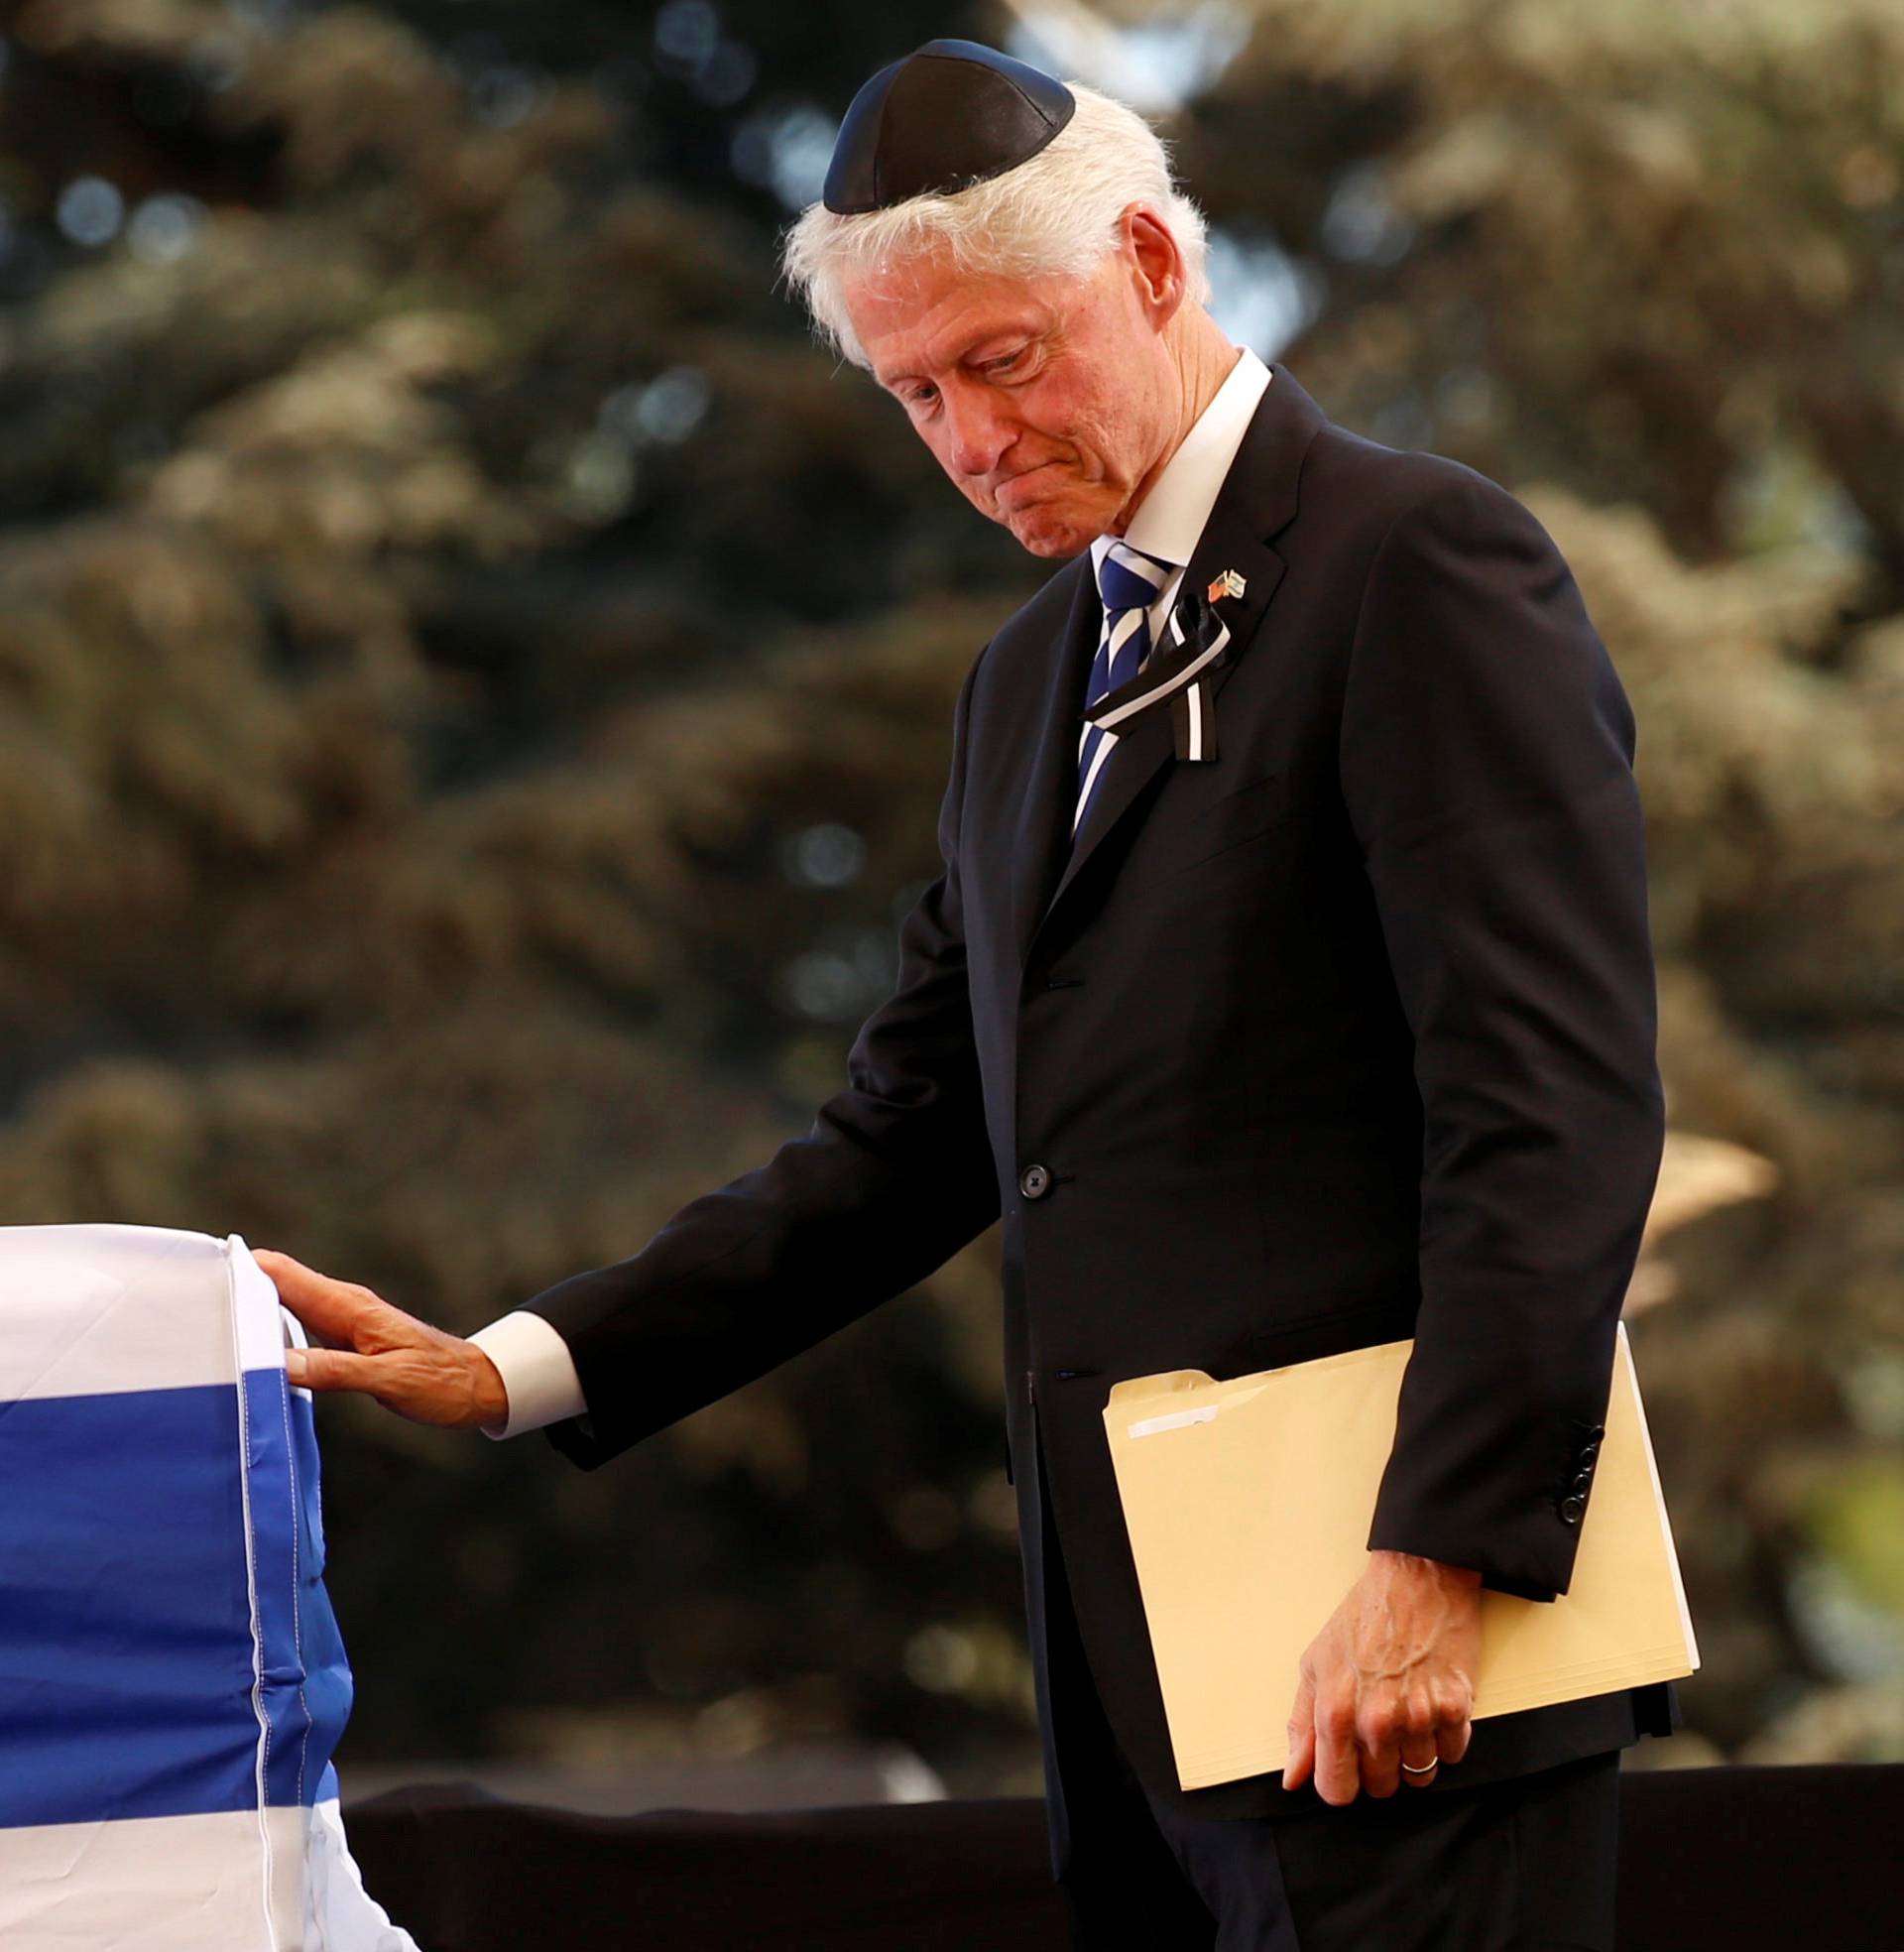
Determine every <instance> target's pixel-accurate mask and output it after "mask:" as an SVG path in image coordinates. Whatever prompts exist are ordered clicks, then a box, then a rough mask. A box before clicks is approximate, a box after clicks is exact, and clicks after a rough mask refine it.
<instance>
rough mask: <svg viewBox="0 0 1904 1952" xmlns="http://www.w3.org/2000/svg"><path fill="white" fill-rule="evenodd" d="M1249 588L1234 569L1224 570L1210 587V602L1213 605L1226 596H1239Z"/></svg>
mask: <svg viewBox="0 0 1904 1952" xmlns="http://www.w3.org/2000/svg"><path fill="white" fill-rule="evenodd" d="M1248 588H1249V584H1248V583H1247V582H1246V581H1245V580H1244V579H1243V577H1241V576H1239V575H1238V574H1237V572H1236V571H1235V570H1234V569H1226V570H1225V571H1224V572H1223V574H1222V575H1221V576H1219V577H1218V578H1217V580H1216V581H1215V582H1214V583H1212V584H1211V585H1210V601H1211V602H1212V603H1215V602H1217V601H1218V600H1219V599H1221V598H1223V597H1226V596H1241V595H1242V594H1243V593H1244V591H1245V590H1246V589H1248Z"/></svg>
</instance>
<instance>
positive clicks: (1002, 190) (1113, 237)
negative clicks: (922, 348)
mask: <svg viewBox="0 0 1904 1952" xmlns="http://www.w3.org/2000/svg"><path fill="white" fill-rule="evenodd" d="M1067 85H1068V86H1069V88H1070V90H1071V93H1072V94H1073V95H1074V96H1075V97H1076V99H1077V104H1078V105H1077V109H1076V111H1075V112H1074V113H1073V115H1072V117H1071V120H1070V121H1069V122H1067V123H1066V124H1065V125H1064V127H1063V128H1062V129H1060V130H1059V131H1058V133H1057V134H1056V135H1055V136H1053V137H1052V138H1051V140H1050V141H1049V142H1048V143H1046V144H1045V146H1044V147H1043V148H1042V149H1041V150H1039V151H1038V153H1037V154H1036V155H1035V156H1033V157H1031V158H1030V159H1029V160H1028V161H1026V162H1023V163H1020V164H1018V165H1016V166H1015V167H1014V168H1012V169H1010V170H1008V171H1006V172H1005V174H1004V175H1003V176H998V177H990V178H987V179H985V180H984V181H982V182H979V183H972V184H970V185H969V186H967V187H966V188H964V189H961V190H957V191H955V192H953V193H951V194H945V193H941V192H937V191H929V192H927V193H926V194H925V195H923V196H909V197H907V198H906V199H905V200H904V201H903V202H902V203H894V204H892V206H891V207H890V208H888V209H884V210H867V211H864V212H862V213H861V214H859V215H857V216H840V215H838V214H837V213H836V212H834V211H832V210H829V209H828V208H827V207H826V205H825V204H824V203H809V204H808V205H807V207H806V208H805V210H803V211H802V212H801V213H800V215H799V216H798V217H797V218H796V219H795V220H794V222H793V223H792V224H791V225H790V226H789V227H788V229H787V233H786V237H785V240H784V243H783V246H782V250H781V258H780V268H781V271H782V273H783V274H784V276H785V277H786V280H787V282H788V283H789V284H790V285H792V286H793V288H794V289H795V290H796V291H797V292H798V293H799V294H800V296H801V298H802V299H803V300H804V301H805V303H806V308H807V310H808V311H809V312H810V313H811V315H812V319H813V325H814V329H815V331H816V332H817V333H818V334H819V336H820V338H821V339H822V340H824V341H825V342H826V343H828V344H830V345H832V346H833V347H834V348H836V349H837V350H838V351H839V352H840V353H841V354H842V355H843V356H844V357H845V358H847V359H849V360H851V361H852V362H853V364H854V365H856V366H864V367H867V368H868V369H869V370H870V369H871V366H872V362H871V361H870V360H869V359H868V358H867V356H866V350H865V348H864V347H863V346H862V345H861V344H860V341H859V337H858V335H857V334H856V333H855V332H854V330H853V324H852V321H851V320H850V319H849V318H848V317H847V315H846V306H845V304H844V302H843V299H842V293H841V288H842V286H843V284H844V282H845V279H846V276H847V275H848V274H849V273H853V272H864V271H867V270H871V269H873V268H876V267H885V266H887V265H892V264H898V263H903V262H904V261H905V260H906V259H908V258H911V257H915V256H918V255H921V254H923V253H925V252H927V251H930V250H932V249H934V248H935V247H937V248H943V249H946V250H948V251H949V252H950V253H951V255H952V259H953V262H954V263H955V264H957V265H958V266H959V268H960V269H961V270H963V271H969V272H972V273H975V274H978V275H981V276H984V275H991V276H999V277H1008V278H1038V277H1047V276H1050V275H1053V274H1082V273H1085V272H1089V271H1092V270H1095V269H1096V267H1097V266H1098V265H1099V264H1101V263H1102V262H1103V261H1104V259H1105V257H1106V256H1107V255H1108V254H1109V253H1110V252H1111V251H1112V250H1113V249H1114V248H1115V247H1116V245H1117V242H1118V236H1119V221H1120V219H1121V217H1122V215H1123V213H1124V211H1125V210H1126V209H1127V208H1128V207H1129V206H1130V204H1132V203H1142V204H1146V205H1148V207H1149V208H1150V209H1152V210H1153V211H1155V212H1156V213H1157V214H1158V215H1159V216H1161V217H1162V218H1163V220H1164V222H1165V223H1166V224H1167V225H1168V226H1169V229H1170V234H1171V235H1172V236H1173V237H1174V238H1175V239H1176V240H1177V248H1178V250H1180V251H1181V252H1182V253H1183V262H1184V272H1185V278H1186V291H1185V297H1186V299H1188V300H1189V301H1191V302H1192V303H1194V304H1197V305H1205V304H1207V303H1208V302H1209V298H1210V278H1209V273H1208V272H1207V270H1206V269H1205V257H1206V238H1205V231H1204V220H1203V212H1202V211H1201V210H1199V209H1198V208H1197V206H1196V204H1194V203H1193V202H1192V201H1191V200H1190V198H1189V197H1188V196H1186V195H1185V194H1184V193H1183V192H1182V190H1180V189H1179V188H1178V187H1177V185H1176V183H1175V181H1174V179H1173V178H1172V176H1171V172H1170V158H1169V154H1168V152H1167V150H1166V149H1165V146H1164V143H1163V140H1162V138H1161V137H1159V136H1158V134H1157V132H1156V131H1155V130H1154V129H1153V128H1151V126H1150V125H1149V123H1148V122H1146V121H1145V120H1144V119H1143V117H1142V116H1141V115H1139V114H1138V113H1137V112H1136V111H1135V110H1134V109H1132V108H1129V107H1127V106H1126V105H1125V104H1124V103H1123V102H1121V101H1115V100H1113V99H1112V98H1111V96H1109V95H1101V94H1099V93H1098V91H1097V90H1096V89H1095V88H1087V87H1085V86H1083V85H1082V84H1081V83H1079V82H1076V81H1073V82H1069V83H1067Z"/></svg>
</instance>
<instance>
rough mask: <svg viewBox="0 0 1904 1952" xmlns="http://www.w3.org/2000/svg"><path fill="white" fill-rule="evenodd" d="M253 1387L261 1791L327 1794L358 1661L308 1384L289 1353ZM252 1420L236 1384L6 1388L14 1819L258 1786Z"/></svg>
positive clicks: (5, 1529) (0, 1807)
mask: <svg viewBox="0 0 1904 1952" xmlns="http://www.w3.org/2000/svg"><path fill="white" fill-rule="evenodd" d="M245 1398H246V1405H247V1423H248V1426H249V1429H248V1435H249V1440H250V1447H251V1501H252V1526H253V1536H254V1539H255V1541H256V1548H255V1549H256V1580H257V1589H258V1598H259V1610H260V1617H261V1620H262V1623H263V1629H264V1663H263V1664H264V1675H265V1687H264V1690H263V1697H264V1706H265V1709H266V1713H267V1716H268V1719H269V1721H270V1724H271V1740H270V1744H269V1749H268V1767H267V1798H268V1800H269V1801H271V1802H273V1803H281V1804H282V1803H294V1802H306V1803H311V1802H315V1801H316V1800H317V1799H318V1797H319V1795H320V1793H322V1791H323V1785H324V1783H325V1782H326V1781H329V1782H330V1783H333V1784H334V1782H335V1776H334V1773H333V1772H332V1771H331V1769H330V1768H329V1761H330V1754H331V1751H332V1749H333V1748H334V1747H335V1745H336V1741H337V1738H338V1736H339V1735H340V1734H341V1732H342V1728H343V1722H344V1718H345V1716H346V1715H347V1714H348V1712H349V1706H350V1674H349V1669H348V1667H347V1666H346V1665H345V1663H344V1655H343V1647H342V1644H341V1642H340V1640H339V1638H338V1635H337V1627H336V1621H335V1619H334V1617H333V1616H332V1614H331V1612H330V1606H329V1602H328V1600H327V1598H326V1597H325V1594H324V1590H323V1586H322V1584H321V1573H322V1567H323V1556H322V1530H321V1525H320V1524H319V1521H318V1515H317V1469H316V1461H317V1460H316V1442H315V1436H314V1433H313V1431H312V1427H311V1418H310V1403H309V1401H308V1399H300V1398H298V1397H297V1396H295V1395H294V1394H293V1393H292V1392H290V1391H289V1390H288V1388H287V1386H286V1382H285V1377H284V1373H283V1372H282V1371H281V1370H255V1371H252V1372H250V1373H249V1374H247V1376H246V1378H245ZM239 1441H240V1436H239V1425H238V1397H237V1393H236V1392H235V1391H234V1390H233V1389H231V1388H230V1386H229V1385H211V1386H206V1387H203V1388H194V1389H180V1390H156V1391H133V1392H122V1393H116V1394H112V1395H107V1396H96V1397H54V1398H45V1399H29V1400H25V1401H20V1402H14V1403H0V1488H3V1490H0V1827H11V1826H15V1825H21V1824H51V1823H78V1822H98V1821H106V1820H111V1819H113V1818H119V1817H143V1816H177V1815H185V1814H189V1813H194V1812H195V1813H211V1812H214V1811H221V1810H239V1809H249V1808H251V1807H253V1806H254V1805H255V1803H256V1800H257V1784H256V1769H257V1753H258V1738H259V1728H258V1716H257V1710H256V1708H255V1707H254V1704H253V1699H252V1686H253V1678H254V1677H253V1671H252V1636H251V1625H250V1610H249V1604H248V1599H247V1583H246V1566H245V1546H244V1508H243V1492H242V1487H241V1483H240V1475H239V1468H238V1465H239ZM331 1793H335V1792H334V1788H333V1790H332V1792H331Z"/></svg>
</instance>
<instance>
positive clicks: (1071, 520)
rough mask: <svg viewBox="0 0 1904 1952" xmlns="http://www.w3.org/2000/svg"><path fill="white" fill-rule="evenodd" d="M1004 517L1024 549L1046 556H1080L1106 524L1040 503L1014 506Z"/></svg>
mask: <svg viewBox="0 0 1904 1952" xmlns="http://www.w3.org/2000/svg"><path fill="white" fill-rule="evenodd" d="M1003 520H1004V522H1005V526H1006V527H1007V528H1008V529H1010V530H1011V534H1012V535H1013V536H1014V537H1015V538H1016V539H1017V542H1018V545H1019V547H1020V548H1022V549H1028V550H1029V551H1030V552H1031V553H1032V554H1033V555H1044V556H1057V555H1076V554H1077V553H1078V551H1079V550H1080V549H1089V548H1090V546H1091V545H1092V543H1093V542H1095V541H1096V540H1097V538H1098V536H1099V534H1100V532H1101V530H1102V526H1103V525H1102V524H1099V525H1098V526H1097V527H1093V526H1092V525H1091V523H1090V521H1089V519H1088V518H1087V517H1085V516H1083V515H1081V514H1080V513H1079V512H1078V511H1077V510H1075V509H1071V510H1065V509H1059V508H1053V507H1050V506H1049V505H1042V506H1041V505H1039V504H1037V503H1032V504H1030V505H1029V506H1028V507H1025V508H1021V509H1013V510H1012V511H1011V514H1010V515H1008V516H1005V517H1004V518H1003Z"/></svg>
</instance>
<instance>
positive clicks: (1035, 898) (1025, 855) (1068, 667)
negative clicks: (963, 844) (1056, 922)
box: [996, 553, 1104, 967]
mask: <svg viewBox="0 0 1904 1952" xmlns="http://www.w3.org/2000/svg"><path fill="white" fill-rule="evenodd" d="M1070 573H1071V574H1072V575H1073V577H1074V579H1075V586H1074V588H1073V590H1072V593H1071V606H1070V609H1069V611H1068V612H1067V613H1066V617H1065V623H1064V628H1063V630H1062V631H1061V632H1060V633H1059V636H1058V638H1057V640H1056V642H1055V643H1054V644H1049V645H1047V646H1042V647H1040V646H1030V645H1027V646H1018V645H1015V644H1003V643H1002V644H1001V645H999V646H998V647H996V649H997V651H998V652H999V653H1000V654H1001V655H1003V656H1006V657H1024V656H1029V657H1037V656H1038V655H1039V654H1040V652H1042V655H1043V658H1044V661H1045V672H1044V684H1043V689H1042V691H1041V693H1039V694H1038V695H1037V697H1036V698H1035V700H1034V703H1033V710H1034V712H1035V714H1036V723H1035V726H1034V727H1032V728H1029V729H1030V731H1031V736H1032V738H1033V740H1034V742H1035V743H1034V744H1033V746H1032V760H1031V767H1030V770H1029V773H1028V775H1027V777H1026V779H1025V782H1024V796H1023V798H1022V799H1021V800H1020V801H1019V803H1018V815H1017V824H1016V828H1015V831H1014V832H1013V834H1012V839H1011V919H1012V936H1013V940H1014V941H1015V942H1016V944H1017V950H1018V963H1019V966H1020V967H1022V966H1023V963H1024V958H1025V955H1026V954H1027V952H1028V951H1029V949H1030V946H1031V938H1032V936H1033V935H1034V934H1035V933H1036V932H1037V926H1038V920H1039V917H1040V916H1041V915H1043V914H1044V911H1045V909H1046V907H1047V906H1048V905H1049V902H1050V897H1051V888H1052V885H1053V883H1054V882H1056V880H1057V879H1058V876H1059V875H1060V874H1061V873H1062V872H1063V868H1064V853H1065V846H1066V843H1067V841H1068V839H1069V837H1070V823H1071V809H1072V807H1073V806H1074V805H1075V804H1076V801H1077V789H1078V734H1079V731H1080V729H1081V728H1082V726H1083V723H1084V719H1083V710H1084V693H1085V687H1086V683H1087V681H1088V680H1089V677H1090V674H1091V660H1092V657H1093V656H1094V655H1095V653H1096V651H1097V646H1098V635H1099V631H1100V627H1101V625H1102V623H1103V618H1104V606H1103V604H1102V603H1101V602H1100V601H1099V598H1098V586H1097V583H1096V581H1095V580H1094V579H1093V577H1092V574H1091V557H1090V555H1089V554H1088V553H1087V554H1085V555H1083V556H1081V557H1079V559H1078V560H1077V562H1075V563H1073V564H1072V566H1071V571H1070Z"/></svg>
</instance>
